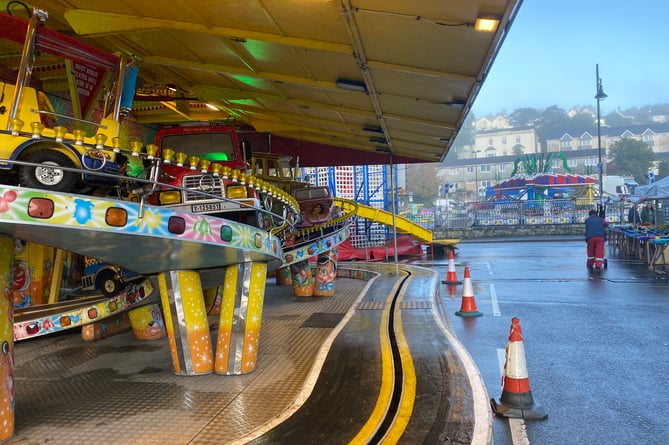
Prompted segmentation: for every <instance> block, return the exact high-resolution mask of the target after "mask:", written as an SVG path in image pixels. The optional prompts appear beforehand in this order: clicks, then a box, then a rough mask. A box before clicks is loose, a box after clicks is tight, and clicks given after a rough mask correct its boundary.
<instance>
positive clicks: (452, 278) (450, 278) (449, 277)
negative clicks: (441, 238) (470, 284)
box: [441, 250, 462, 284]
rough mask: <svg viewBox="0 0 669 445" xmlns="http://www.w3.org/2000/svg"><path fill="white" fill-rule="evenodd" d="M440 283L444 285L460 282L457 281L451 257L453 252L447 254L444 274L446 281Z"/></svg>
mask: <svg viewBox="0 0 669 445" xmlns="http://www.w3.org/2000/svg"><path fill="white" fill-rule="evenodd" d="M441 282H442V283H446V284H461V283H462V281H460V280H458V274H457V273H455V258H454V257H453V251H452V250H451V251H449V252H448V272H446V279H445V280H441Z"/></svg>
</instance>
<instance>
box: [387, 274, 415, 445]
mask: <svg viewBox="0 0 669 445" xmlns="http://www.w3.org/2000/svg"><path fill="white" fill-rule="evenodd" d="M409 280H411V278H409ZM405 289H406V286H405ZM403 300H404V292H402V293H401V294H400V296H399V298H398V299H397V306H399V305H400V304H401V302H402V301H403ZM394 321H395V338H396V339H397V346H398V348H399V353H400V360H401V362H402V375H403V376H404V381H403V382H402V397H401V399H400V404H399V406H398V410H397V415H396V416H395V420H394V421H393V424H392V425H391V427H390V429H389V430H388V432H387V433H386V435H385V437H384V438H383V441H381V443H382V444H385V443H387V444H395V443H397V442H398V441H399V439H400V437H402V434H404V431H405V430H406V427H407V425H408V424H409V420H410V419H411V414H412V413H413V407H414V403H415V401H416V369H415V368H414V366H413V360H412V358H411V351H410V350H409V344H408V343H407V340H406V337H405V336H404V327H403V325H402V311H399V310H397V311H395V314H394Z"/></svg>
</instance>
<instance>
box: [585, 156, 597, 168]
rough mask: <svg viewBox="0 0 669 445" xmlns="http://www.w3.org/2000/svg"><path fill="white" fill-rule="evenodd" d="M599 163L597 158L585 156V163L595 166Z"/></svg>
mask: <svg viewBox="0 0 669 445" xmlns="http://www.w3.org/2000/svg"><path fill="white" fill-rule="evenodd" d="M597 164H598V161H597V158H585V165H586V166H591V167H594V166H596V165H597Z"/></svg>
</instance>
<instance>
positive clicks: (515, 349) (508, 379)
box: [490, 317, 548, 420]
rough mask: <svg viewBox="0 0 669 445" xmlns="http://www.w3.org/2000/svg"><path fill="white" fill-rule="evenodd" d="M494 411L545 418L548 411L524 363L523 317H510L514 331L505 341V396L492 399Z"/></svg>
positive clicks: (518, 417) (503, 380) (504, 415)
mask: <svg viewBox="0 0 669 445" xmlns="http://www.w3.org/2000/svg"><path fill="white" fill-rule="evenodd" d="M490 403H491V404H492V410H493V412H494V413H495V414H498V415H500V416H503V417H509V418H514V419H531V420H544V419H546V418H547V417H548V414H546V411H545V410H544V409H543V408H542V407H541V406H540V405H539V404H537V403H535V402H534V398H533V397H532V391H530V379H529V378H528V376H527V365H526V364H525V348H524V346H523V333H522V331H521V329H520V320H519V319H518V318H516V317H514V318H512V319H511V333H510V335H509V341H508V343H507V344H506V363H504V377H503V378H502V396H501V397H500V398H499V400H495V399H490Z"/></svg>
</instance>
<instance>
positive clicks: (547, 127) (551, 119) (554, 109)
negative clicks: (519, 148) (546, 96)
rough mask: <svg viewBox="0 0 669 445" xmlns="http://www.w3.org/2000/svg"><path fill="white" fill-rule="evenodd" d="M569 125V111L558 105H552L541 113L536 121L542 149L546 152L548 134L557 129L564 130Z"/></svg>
mask: <svg viewBox="0 0 669 445" xmlns="http://www.w3.org/2000/svg"><path fill="white" fill-rule="evenodd" d="M568 127H569V116H568V115H567V113H566V112H565V111H564V110H563V109H562V108H560V107H558V106H557V105H553V106H550V107H548V108H546V109H545V110H544V112H543V113H541V116H539V119H538V120H537V123H536V126H535V128H536V132H537V137H538V138H539V142H540V143H541V151H543V152H546V151H548V148H547V147H546V139H547V138H548V136H550V135H552V134H554V133H555V132H557V131H564V130H565V128H568Z"/></svg>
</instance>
